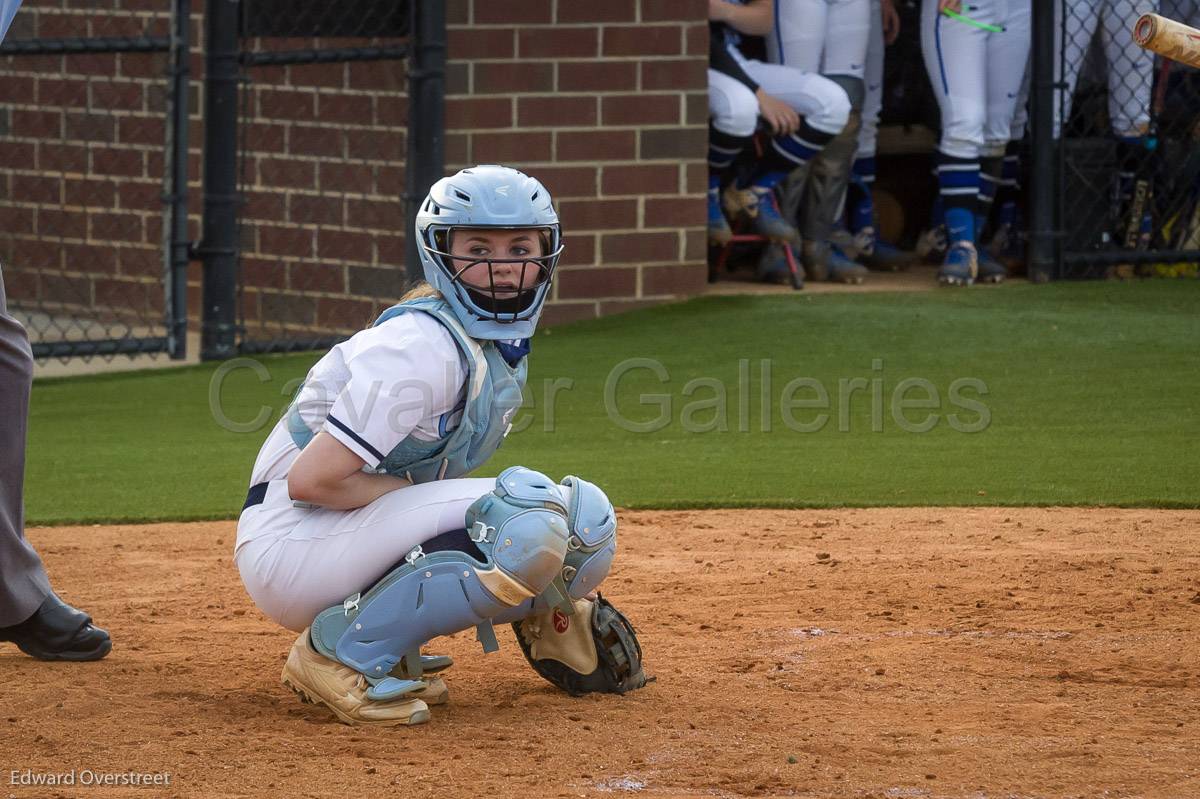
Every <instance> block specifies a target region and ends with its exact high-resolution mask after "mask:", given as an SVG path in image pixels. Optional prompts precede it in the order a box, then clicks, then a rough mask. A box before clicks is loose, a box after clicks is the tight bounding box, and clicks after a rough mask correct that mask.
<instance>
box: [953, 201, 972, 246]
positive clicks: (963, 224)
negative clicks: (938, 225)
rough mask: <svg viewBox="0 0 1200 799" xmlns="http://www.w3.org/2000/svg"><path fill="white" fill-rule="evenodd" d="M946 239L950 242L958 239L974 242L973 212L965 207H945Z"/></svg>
mask: <svg viewBox="0 0 1200 799" xmlns="http://www.w3.org/2000/svg"><path fill="white" fill-rule="evenodd" d="M946 239H947V240H948V241H949V242H950V244H954V243H956V242H959V241H969V242H971V243H972V244H974V243H975V214H974V213H972V212H971V211H969V210H968V209H966V208H947V209H946Z"/></svg>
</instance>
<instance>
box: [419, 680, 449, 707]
mask: <svg viewBox="0 0 1200 799" xmlns="http://www.w3.org/2000/svg"><path fill="white" fill-rule="evenodd" d="M424 682H425V684H426V687H425V688H424V689H422V690H420V691H414V692H413V696H414V697H416V698H417V699H420V700H421V701H422V702H424V703H425V704H427V705H444V704H446V703H447V702H449V701H450V689H449V688H447V687H446V681H445V680H443V679H442V678H441V677H426V678H425V680H424Z"/></svg>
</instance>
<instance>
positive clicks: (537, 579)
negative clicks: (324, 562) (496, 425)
mask: <svg viewBox="0 0 1200 799" xmlns="http://www.w3.org/2000/svg"><path fill="white" fill-rule="evenodd" d="M566 517H567V504H566V501H565V500H564V499H563V495H562V493H561V492H560V491H559V488H558V486H556V485H555V484H554V483H553V482H552V481H551V480H550V479H549V478H548V477H546V476H545V475H543V474H540V473H538V472H534V471H531V470H529V469H525V468H523V467H519V466H514V467H512V468H510V469H506V470H505V471H504V472H502V473H501V474H500V476H499V477H498V478H496V488H495V489H494V490H493V491H492V492H491V493H488V494H485V495H484V496H482V497H480V498H479V499H478V500H476V501H475V503H474V504H473V505H471V507H470V508H469V509H468V510H467V517H466V524H467V529H468V533H469V535H470V537H471V541H472V542H473V543H474V545H475V547H476V548H477V551H476V552H474V553H468V552H462V551H458V550H449V551H443V552H435V553H432V554H430V555H426V554H425V553H423V552H422V551H421V548H420V547H416V548H415V549H413V551H412V552H410V553H409V554H408V556H407V557H406V558H405V559H404V563H403V564H401V565H399V566H397V567H396V568H395V569H393V570H392V571H391V572H390V573H388V574H387V575H386V576H385V577H384V578H383V579H382V580H380V581H379V582H378V583H376V584H375V585H374V586H373V587H372V588H371V589H370V590H369V591H367V592H366V593H365V594H362V595H359V594H356V595H354V596H352V597H350V598H348V599H347V600H346V601H345V602H344V603H342V604H341V605H335V606H334V607H331V608H329V609H328V610H325V611H323V612H322V613H321V614H320V615H318V616H317V618H316V620H315V621H314V622H313V626H312V639H313V644H314V646H315V647H316V648H317V650H318V651H319V652H321V654H323V655H325V656H326V657H330V658H333V659H335V660H337V661H338V662H340V663H344V664H345V665H347V666H349V667H351V668H352V669H354V670H355V671H358V672H359V673H361V674H363V675H364V677H365V678H366V680H367V682H369V683H370V684H371V688H370V690H369V691H368V692H367V696H368V698H370V699H373V700H379V701H382V700H387V699H391V698H395V697H397V696H401V695H403V694H405V693H410V692H413V691H418V690H421V689H422V688H423V687H424V683H422V682H421V681H420V680H419V679H418V678H419V677H420V676H421V670H422V661H421V657H420V646H421V644H423V643H424V642H426V641H428V640H430V639H432V638H436V637H437V636H439V635H448V634H450V633H455V632H459V631H460V630H465V629H469V628H470V627H473V626H474V627H476V629H477V631H478V638H479V640H480V642H481V643H483V645H484V649H485V650H487V651H492V650H494V649H495V648H496V639H495V634H494V632H493V631H492V627H491V623H490V621H489V620H490V619H491V618H493V617H494V616H496V615H497V614H499V613H500V612H501V611H503V610H505V609H507V608H510V607H512V606H514V605H519V604H521V603H523V602H525V601H526V600H529V599H532V598H533V597H534V596H536V595H537V594H539V593H541V592H542V591H544V590H545V589H546V587H547V586H548V585H549V584H550V583H551V582H552V581H553V580H555V579H559V578H561V575H562V566H563V558H564V557H565V556H566V555H567V538H568V532H567V518H566ZM402 658H403V660H404V663H405V669H404V671H405V672H406V673H407V676H408V677H409V679H407V680H404V679H400V678H397V677H393V676H389V672H391V671H392V669H393V668H395V667H396V666H397V665H399V664H400V662H401V659H402Z"/></svg>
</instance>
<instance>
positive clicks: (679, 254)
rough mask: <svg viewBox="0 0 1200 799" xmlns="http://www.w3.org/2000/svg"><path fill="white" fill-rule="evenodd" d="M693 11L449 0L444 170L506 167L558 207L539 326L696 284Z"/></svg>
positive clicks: (698, 179) (697, 137) (699, 243)
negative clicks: (560, 252)
mask: <svg viewBox="0 0 1200 799" xmlns="http://www.w3.org/2000/svg"><path fill="white" fill-rule="evenodd" d="M707 8H708V6H707V4H706V3H705V2H703V1H702V0H603V2H588V0H515V2H505V3H499V2H494V0H473V1H472V0H451V2H450V3H449V5H448V13H449V32H448V33H449V60H450V64H449V74H448V76H447V102H446V129H447V136H446V161H447V164H446V166H447V169H457V168H460V167H462V166H466V165H469V164H472V163H487V162H502V163H506V164H509V165H512V166H516V167H519V168H521V169H523V170H526V171H528V172H529V173H530V174H533V175H535V176H537V177H539V178H540V179H541V180H542V181H543V182H544V183H545V184H546V186H547V187H548V188H549V189H550V191H551V193H552V194H553V195H554V197H555V199H556V200H557V201H558V208H559V215H560V217H561V219H562V222H563V226H564V228H565V230H566V246H567V249H566V252H565V253H564V259H563V262H562V265H561V271H560V273H559V276H558V279H557V281H556V286H555V289H554V296H553V298H552V301H551V304H550V307H549V308H548V309H547V311H546V319H547V320H548V321H550V322H559V321H565V320H572V319H580V318H588V317H593V316H597V315H602V314H607V313H613V312H617V311H622V310H626V309H629V308H635V307H638V306H642V305H651V304H654V303H659V302H663V301H666V300H670V299H674V298H677V297H683V296H688V295H691V294H695V293H697V292H698V291H700V290H701V288H702V287H703V285H704V281H705V279H706V275H707V271H706V267H705V265H704V263H705V238H704V230H703V225H704V191H705V188H706V167H705V152H706V144H707V122H708V100H707V97H708V95H707V85H708V84H707V77H706V72H705V70H706V67H707V63H708V26H707V22H706V19H707Z"/></svg>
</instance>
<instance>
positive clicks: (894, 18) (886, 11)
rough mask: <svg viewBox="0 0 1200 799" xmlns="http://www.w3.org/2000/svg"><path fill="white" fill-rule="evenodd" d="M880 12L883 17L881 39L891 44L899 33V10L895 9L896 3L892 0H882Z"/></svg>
mask: <svg viewBox="0 0 1200 799" xmlns="http://www.w3.org/2000/svg"><path fill="white" fill-rule="evenodd" d="M880 14H881V16H882V17H883V40H884V41H885V42H887V43H888V44H892V43H893V42H895V41H896V38H897V37H898V36H899V35H900V12H898V11H896V5H895V3H893V2H892V0H883V4H882V5H881V6H880Z"/></svg>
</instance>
